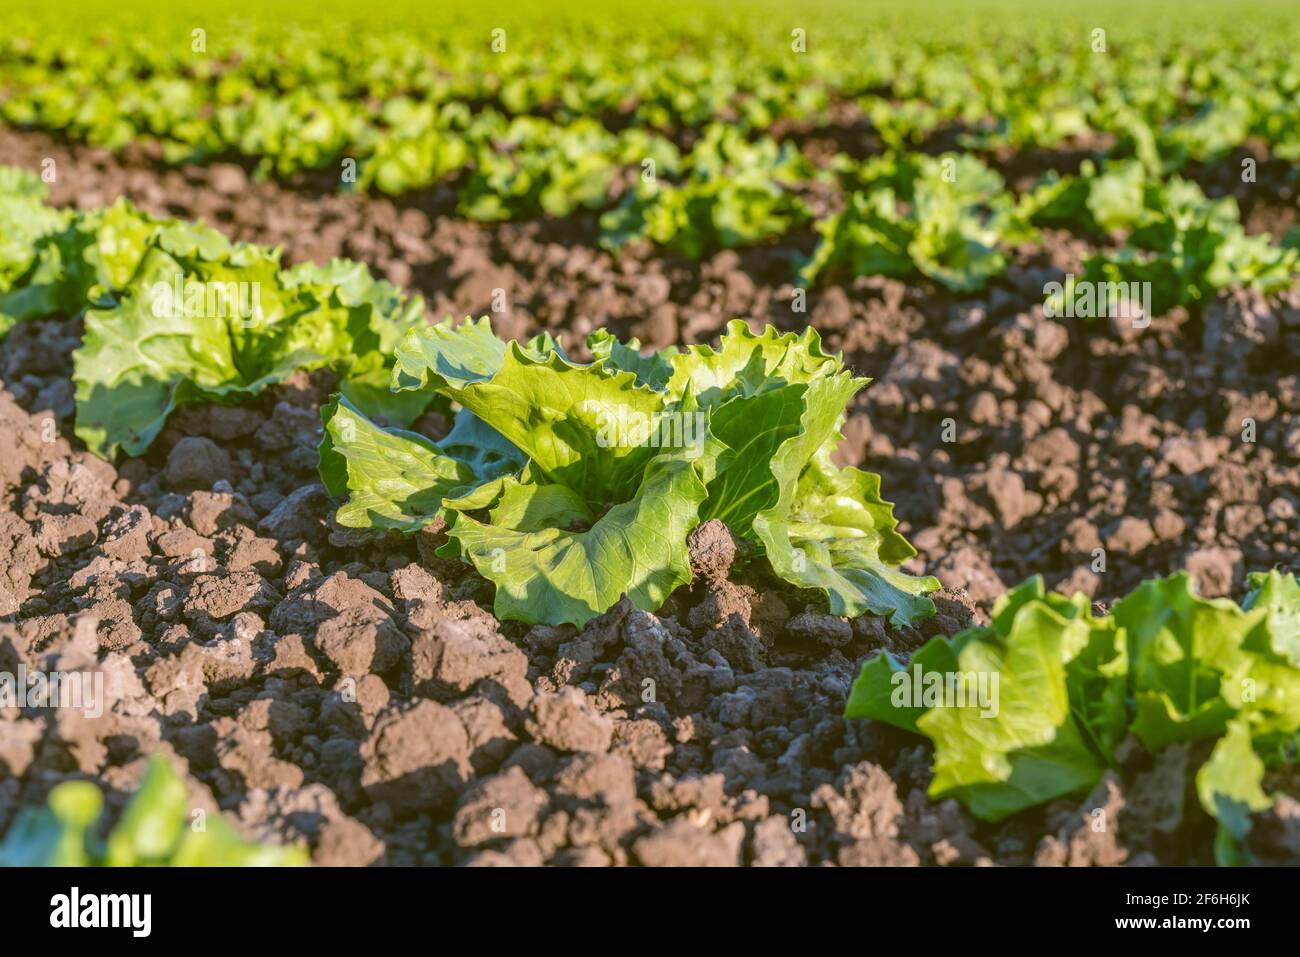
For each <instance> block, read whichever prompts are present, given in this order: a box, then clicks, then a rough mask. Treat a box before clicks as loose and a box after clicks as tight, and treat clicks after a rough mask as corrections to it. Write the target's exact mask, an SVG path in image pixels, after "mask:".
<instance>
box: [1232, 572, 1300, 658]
mask: <svg viewBox="0 0 1300 957" xmlns="http://www.w3.org/2000/svg"><path fill="white" fill-rule="evenodd" d="M1250 587H1251V592H1250V594H1249V595H1247V596H1246V597H1245V599H1244V600H1243V601H1242V603H1241V608H1242V610H1243V611H1253V610H1255V609H1256V608H1267V609H1268V612H1269V617H1268V632H1269V637H1270V642H1269V645H1270V648H1271V649H1272V651H1273V653H1274V654H1276V655H1278V656H1279V657H1281V658H1284V659H1286V661H1287V662H1288V663H1290V665H1291V667H1293V668H1300V582H1297V581H1296V577H1295V575H1283V574H1282V573H1281V572H1279V571H1277V570H1276V569H1274V570H1272V571H1269V572H1252V573H1251V574H1250Z"/></svg>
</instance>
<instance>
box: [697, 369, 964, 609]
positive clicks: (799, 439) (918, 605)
mask: <svg viewBox="0 0 1300 957" xmlns="http://www.w3.org/2000/svg"><path fill="white" fill-rule="evenodd" d="M860 385H861V383H860V381H859V380H855V379H853V377H852V376H851V375H850V374H849V373H847V372H843V373H840V374H838V375H835V376H833V377H829V378H826V377H823V378H820V379H817V380H815V381H813V382H812V383H811V384H809V385H808V387H807V389H806V391H805V392H804V395H803V403H804V409H803V412H802V415H801V418H800V430H799V431H798V433H797V434H795V435H793V436H791V437H790V438H787V439H785V440H784V441H783V442H782V443H781V445H780V447H779V448H778V449H777V451H776V453H775V455H773V456H772V459H771V466H770V468H771V472H772V475H773V476H775V478H776V482H777V487H778V495H777V499H776V501H775V502H774V503H773V504H772V505H771V506H770V507H768V508H765V509H763V510H762V511H760V512H758V513H757V514H755V516H754V519H753V530H754V534H755V535H756V536H757V537H758V540H759V541H761V542H762V543H763V546H764V548H765V550H766V553H767V558H768V561H769V562H771V564H772V569H773V570H774V571H775V572H776V574H777V575H778V576H780V577H781V578H783V579H785V580H786V581H788V582H790V583H791V584H793V585H796V586H798V587H800V588H817V589H821V590H822V591H823V592H824V593H825V594H826V596H827V599H828V601H829V604H830V610H831V613H832V614H836V615H847V616H850V617H856V616H857V615H861V614H865V613H866V612H871V613H873V614H877V615H888V616H889V617H890V620H891V621H892V622H893V623H894V624H895V626H902V625H907V624H912V623H913V622H915V621H917V620H919V619H921V618H924V617H926V616H928V615H932V614H934V603H933V602H931V601H930V599H928V598H925V597H924V593H925V592H929V591H934V590H936V589H937V588H938V587H939V583H938V581H937V580H935V579H934V578H915V577H913V576H911V575H907V574H904V573H903V572H900V571H898V570H897V568H896V567H895V566H897V564H898V563H900V562H902V561H905V560H906V559H908V558H910V557H911V556H912V555H915V554H916V553H915V551H914V550H913V549H912V547H911V546H910V545H908V544H907V542H906V540H904V539H903V537H902V536H901V535H899V534H898V533H897V531H895V529H896V526H897V522H896V521H895V520H894V517H893V507H892V506H891V505H889V504H888V503H886V502H885V501H884V500H883V499H882V498H881V497H880V478H879V476H876V475H873V474H871V473H868V472H860V471H858V470H857V469H852V468H846V469H836V468H835V467H834V466H833V465H831V464H830V462H829V456H828V453H827V452H825V448H826V447H827V445H828V444H829V443H830V442H831V440H832V438H833V437H835V436H836V435H837V426H838V423H839V419H840V416H841V415H842V410H843V409H844V407H845V405H846V404H847V402H848V399H849V397H850V396H852V395H853V393H854V392H856V391H857V389H858V388H859V387H860ZM814 455H819V460H818V461H815V462H814ZM810 462H812V463H813V465H812V466H811V467H808V468H807V469H806V470H805V467H807V466H809V463H810ZM725 474H726V473H725V472H724V473H723V475H724V476H725Z"/></svg>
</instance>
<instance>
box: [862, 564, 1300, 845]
mask: <svg viewBox="0 0 1300 957" xmlns="http://www.w3.org/2000/svg"><path fill="white" fill-rule="evenodd" d="M1250 583H1251V586H1252V591H1251V593H1250V594H1249V595H1248V596H1247V597H1246V599H1245V600H1244V601H1243V602H1242V604H1241V606H1240V607H1239V606H1238V605H1237V604H1235V603H1234V602H1232V601H1230V600H1227V599H1206V598H1201V597H1199V596H1197V595H1196V594H1195V592H1194V591H1193V590H1192V586H1191V580H1190V578H1189V577H1188V576H1187V574H1186V573H1182V572H1180V573H1178V574H1175V575H1173V576H1171V577H1169V578H1165V579H1161V580H1157V581H1149V582H1146V583H1144V584H1143V585H1141V586H1140V587H1139V588H1137V589H1136V590H1135V591H1133V592H1132V593H1131V594H1129V595H1128V596H1127V597H1125V598H1124V599H1123V600H1121V601H1120V602H1118V603H1117V604H1116V605H1115V606H1114V608H1113V610H1112V611H1111V613H1110V614H1107V615H1104V616H1101V617H1097V616H1094V615H1093V614H1092V612H1091V608H1090V603H1089V601H1088V599H1087V598H1086V597H1085V596H1084V595H1082V594H1076V595H1074V596H1073V597H1072V598H1067V597H1064V596H1062V595H1057V594H1054V593H1049V592H1045V591H1044V588H1043V581H1042V579H1041V578H1033V579H1030V580H1029V581H1027V582H1025V583H1024V584H1022V585H1020V586H1019V587H1018V588H1015V589H1013V590H1012V591H1010V592H1008V593H1007V594H1006V595H1003V596H1002V597H1001V598H1000V599H999V600H998V602H997V603H996V604H995V605H994V608H993V620H992V622H991V624H990V625H988V626H987V627H978V628H970V629H967V630H966V631H963V632H962V633H960V634H958V635H956V636H955V637H953V638H944V637H938V638H933V639H931V640H930V641H929V642H928V643H926V644H925V645H924V646H922V647H921V648H920V649H918V650H917V651H916V652H915V653H914V654H913V655H912V657H911V660H910V661H909V662H907V663H902V662H900V661H898V660H897V659H896V658H895V657H894V656H893V655H891V654H889V653H888V652H882V653H881V654H879V655H877V656H875V657H873V658H870V659H868V660H867V661H866V662H865V663H864V664H863V666H862V669H861V672H860V673H859V675H858V677H857V680H856V681H855V682H854V684H853V688H852V690H851V692H850V694H849V700H848V704H847V706H846V708H845V715H846V716H847V717H850V718H871V719H873V720H877V721H883V722H886V723H888V724H892V725H895V726H897V727H900V728H904V729H906V730H908V731H912V732H915V733H919V734H924V735H925V736H927V737H929V738H930V739H931V740H932V741H933V742H934V779H933V781H932V783H931V785H930V794H931V796H932V797H935V798H944V797H955V798H958V799H959V800H961V801H962V803H964V804H965V805H966V806H967V807H968V808H969V809H970V810H971V812H972V813H973V814H975V815H976V816H977V817H980V818H983V819H985V820H990V821H996V820H1000V819H1002V818H1004V817H1006V816H1008V815H1010V814H1014V813H1016V812H1017V811H1022V810H1024V809H1026V808H1029V807H1033V806H1035V805H1038V804H1042V803H1045V802H1047V801H1050V800H1053V799H1054V798H1058V797H1063V796H1065V795H1069V794H1075V793H1079V792H1082V791H1086V790H1087V789H1088V788H1090V787H1092V786H1094V785H1096V784H1097V782H1098V781H1099V780H1100V779H1101V776H1102V774H1103V773H1104V772H1105V771H1106V770H1107V769H1108V768H1113V767H1117V766H1118V761H1117V759H1116V751H1117V749H1118V747H1119V745H1120V743H1121V742H1122V741H1124V740H1125V739H1126V738H1127V737H1128V736H1130V735H1131V736H1133V737H1134V738H1135V739H1136V740H1137V741H1138V742H1140V743H1141V745H1142V747H1144V748H1145V749H1146V750H1147V751H1149V752H1151V753H1155V752H1157V751H1159V750H1160V749H1161V748H1164V747H1166V746H1167V745H1170V744H1174V743H1176V742H1205V747H1206V749H1207V750H1208V754H1209V757H1208V759H1207V760H1206V761H1205V763H1204V764H1203V765H1202V766H1201V768H1200V769H1199V771H1198V772H1197V775H1196V781H1195V787H1196V792H1197V794H1198V795H1199V798H1200V802H1201V804H1202V806H1203V807H1204V809H1205V810H1206V812H1207V813H1209V814H1210V815H1212V816H1213V817H1215V818H1216V819H1217V820H1218V822H1219V837H1218V841H1217V843H1216V856H1217V858H1218V859H1219V860H1220V862H1222V863H1235V862H1239V861H1242V860H1245V858H1246V852H1245V850H1244V846H1245V845H1244V842H1245V840H1246V837H1247V835H1248V833H1249V831H1250V826H1251V820H1250V815H1251V812H1254V811H1259V810H1262V809H1264V808H1267V807H1268V806H1269V805H1270V804H1271V801H1270V800H1269V799H1268V797H1267V796H1266V795H1265V793H1264V791H1263V775H1264V772H1265V769H1266V768H1268V767H1276V766H1279V765H1281V764H1283V763H1286V762H1288V761H1293V760H1294V759H1295V752H1296V746H1297V745H1298V744H1300V585H1298V584H1297V581H1296V578H1295V576H1294V575H1283V574H1281V573H1279V572H1276V571H1273V572H1268V573H1267V574H1263V573H1255V574H1253V575H1251V577H1250ZM994 675H995V676H997V683H996V685H993V687H994V688H995V689H996V693H995V694H994V696H993V697H994V699H995V700H993V701H989V700H976V698H977V695H975V694H974V687H975V683H976V682H977V681H980V680H984V678H981V677H980V676H985V678H987V677H988V676H994ZM990 683H991V682H986V685H987V684H990ZM918 686H919V687H920V688H921V689H925V688H933V689H950V690H954V691H955V690H964V691H966V692H968V693H966V694H965V695H964V696H963V695H961V694H957V695H953V694H948V695H947V696H945V695H944V694H942V693H941V692H940V691H936V692H935V694H934V695H933V696H931V697H926V696H925V695H924V694H920V693H912V694H900V691H901V690H904V689H913V690H916V689H917V688H918Z"/></svg>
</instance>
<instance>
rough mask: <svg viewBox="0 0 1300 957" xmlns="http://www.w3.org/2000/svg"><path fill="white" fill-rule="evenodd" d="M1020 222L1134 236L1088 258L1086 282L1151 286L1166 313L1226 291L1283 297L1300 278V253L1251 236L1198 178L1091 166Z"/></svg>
mask: <svg viewBox="0 0 1300 957" xmlns="http://www.w3.org/2000/svg"><path fill="white" fill-rule="evenodd" d="M1018 214H1019V215H1020V216H1021V217H1023V218H1024V219H1027V220H1029V221H1031V222H1033V223H1036V224H1039V225H1049V224H1054V225H1063V226H1066V227H1069V228H1074V229H1078V230H1081V231H1084V232H1089V233H1094V234H1102V235H1107V234H1118V233H1122V234H1124V236H1125V241H1124V243H1123V244H1122V245H1120V246H1118V247H1117V248H1115V249H1113V250H1109V251H1107V250H1103V251H1099V252H1096V253H1094V254H1092V255H1091V256H1089V257H1088V259H1087V263H1086V268H1085V273H1084V276H1083V277H1082V278H1083V279H1084V280H1086V281H1088V282H1091V283H1128V282H1137V283H1145V282H1149V283H1150V284H1151V309H1152V310H1153V312H1154V313H1155V314H1157V315H1162V314H1164V313H1166V312H1168V311H1169V310H1170V309H1172V308H1173V307H1175V306H1186V307H1188V308H1192V309H1196V308H1199V307H1201V306H1203V305H1204V304H1205V303H1206V302H1207V301H1208V300H1209V299H1211V298H1213V296H1214V294H1215V292H1216V291H1217V290H1219V289H1224V288H1232V287H1238V288H1249V289H1257V290H1259V291H1261V292H1264V293H1272V292H1278V291H1280V290H1283V289H1286V288H1287V287H1289V286H1291V285H1292V284H1293V283H1294V282H1295V280H1296V276H1297V275H1298V274H1300V249H1297V248H1296V247H1295V245H1294V244H1292V243H1289V242H1283V243H1282V244H1280V245H1275V244H1274V243H1272V241H1271V240H1270V239H1269V237H1268V236H1264V235H1247V234H1246V231H1245V228H1244V227H1243V226H1242V224H1241V217H1240V214H1239V212H1238V209H1237V203H1236V200H1234V199H1233V198H1232V197H1231V196H1226V197H1223V198H1222V199H1209V198H1207V197H1206V196H1205V194H1204V192H1202V191H1201V188H1200V187H1199V186H1197V185H1196V184H1195V183H1193V182H1190V181H1188V180H1183V179H1180V178H1178V177H1174V178H1172V179H1170V180H1168V181H1167V182H1166V181H1163V180H1160V179H1156V178H1154V177H1152V176H1151V175H1150V174H1149V173H1148V172H1147V171H1146V170H1145V169H1144V167H1143V165H1142V163H1140V162H1139V161H1137V160H1126V161H1120V162H1115V163H1111V164H1108V165H1107V166H1106V167H1105V168H1103V169H1102V170H1100V171H1099V170H1098V169H1097V168H1096V167H1095V166H1094V165H1093V164H1092V163H1091V162H1085V163H1084V164H1083V167H1082V169H1081V171H1080V175H1079V176H1077V177H1074V176H1066V177H1059V176H1056V175H1049V176H1048V177H1046V178H1044V180H1043V181H1042V182H1041V183H1039V184H1038V185H1037V186H1036V187H1035V188H1034V189H1033V190H1031V191H1030V192H1029V193H1027V194H1026V195H1025V196H1023V197H1022V198H1021V201H1020V204H1019V207H1018Z"/></svg>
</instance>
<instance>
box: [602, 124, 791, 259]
mask: <svg viewBox="0 0 1300 957" xmlns="http://www.w3.org/2000/svg"><path fill="white" fill-rule="evenodd" d="M687 163H688V166H689V173H688V175H687V177H686V179H685V180H684V181H683V182H681V183H670V182H667V181H659V180H656V181H653V182H647V181H645V180H643V179H638V181H637V185H636V188H635V189H634V190H633V191H632V192H630V193H629V194H628V195H627V196H626V197H624V199H623V202H622V203H621V204H620V205H619V206H618V207H617V208H616V209H613V210H610V211H609V212H608V213H606V214H605V215H604V216H602V217H601V221H600V224H601V229H602V236H601V244H602V245H603V246H605V248H607V249H619V248H621V247H622V246H624V245H626V244H627V243H629V242H631V241H632V240H634V239H649V240H650V241H651V242H653V243H655V244H657V245H659V246H663V247H665V248H667V249H671V250H673V251H675V252H679V253H682V254H684V255H686V256H690V257H692V258H696V259H698V258H699V257H701V256H703V255H704V254H705V253H708V252H713V251H715V250H718V249H732V248H736V247H739V246H747V245H752V244H754V243H758V242H761V241H763V240H765V239H770V238H772V237H774V236H779V235H782V234H783V233H785V232H787V231H788V230H789V229H790V228H791V227H792V226H796V225H798V224H800V223H802V222H804V221H805V220H806V219H807V218H808V209H807V207H806V206H805V205H804V203H803V202H802V201H801V200H800V199H799V197H798V196H797V195H795V193H793V192H792V191H791V189H790V187H791V186H792V185H794V184H796V183H799V182H803V181H806V180H807V179H808V178H809V176H810V175H811V168H810V167H809V165H808V163H807V161H806V160H804V159H803V158H802V157H801V156H800V155H799V152H798V151H797V150H795V149H793V148H792V147H791V146H790V145H789V144H786V145H778V144H777V143H776V141H775V140H771V139H766V138H765V139H761V140H759V141H758V142H756V143H750V142H748V141H746V140H745V139H744V137H743V136H741V135H740V134H739V133H737V132H736V130H735V129H734V128H732V127H729V126H723V125H721V124H714V125H711V126H709V127H708V129H706V130H705V132H704V136H703V138H702V139H701V140H700V142H699V143H698V144H697V145H696V147H695V149H694V150H692V151H691V154H690V156H689V157H688V159H687Z"/></svg>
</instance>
